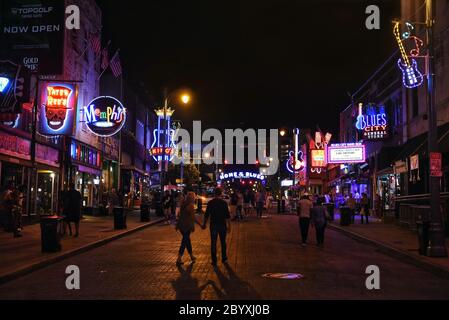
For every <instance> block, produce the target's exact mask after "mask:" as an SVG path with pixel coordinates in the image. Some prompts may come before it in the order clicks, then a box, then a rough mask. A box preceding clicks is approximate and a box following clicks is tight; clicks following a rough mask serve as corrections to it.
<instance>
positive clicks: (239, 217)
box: [236, 190, 243, 221]
mask: <svg viewBox="0 0 449 320" xmlns="http://www.w3.org/2000/svg"><path fill="white" fill-rule="evenodd" d="M236 220H238V221H240V220H243V194H242V192H241V191H240V190H238V191H237V208H236Z"/></svg>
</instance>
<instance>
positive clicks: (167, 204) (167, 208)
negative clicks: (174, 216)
mask: <svg viewBox="0 0 449 320" xmlns="http://www.w3.org/2000/svg"><path fill="white" fill-rule="evenodd" d="M172 201H173V198H172V196H171V194H170V191H168V190H167V191H165V194H164V197H163V198H162V206H163V208H164V216H165V221H166V223H167V224H170V218H171V207H172Z"/></svg>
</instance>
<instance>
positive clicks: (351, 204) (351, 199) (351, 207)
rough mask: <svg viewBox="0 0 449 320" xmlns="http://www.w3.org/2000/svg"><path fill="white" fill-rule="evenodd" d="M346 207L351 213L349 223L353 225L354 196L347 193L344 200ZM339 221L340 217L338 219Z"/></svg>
mask: <svg viewBox="0 0 449 320" xmlns="http://www.w3.org/2000/svg"><path fill="white" fill-rule="evenodd" d="M346 205H347V206H348V208H349V210H350V212H351V222H352V223H354V221H355V208H356V205H357V204H356V201H355V199H354V196H353V195H352V193H349V197H348V200H346ZM340 219H341V217H340Z"/></svg>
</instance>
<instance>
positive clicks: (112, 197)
mask: <svg viewBox="0 0 449 320" xmlns="http://www.w3.org/2000/svg"><path fill="white" fill-rule="evenodd" d="M119 205H120V199H119V197H118V194H117V191H116V190H115V188H112V189H111V192H109V194H108V214H109V215H110V216H111V215H113V214H114V208H115V207H118V206H119Z"/></svg>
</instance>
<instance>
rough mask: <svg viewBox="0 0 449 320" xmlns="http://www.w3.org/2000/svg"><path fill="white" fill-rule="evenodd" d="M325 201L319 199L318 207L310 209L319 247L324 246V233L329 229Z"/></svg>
mask: <svg viewBox="0 0 449 320" xmlns="http://www.w3.org/2000/svg"><path fill="white" fill-rule="evenodd" d="M323 202H324V199H323V198H321V197H319V198H318V199H317V201H316V205H315V206H314V207H313V208H312V209H310V222H311V224H312V227H315V233H316V243H317V246H318V247H322V246H323V244H324V232H325V231H326V227H327V220H328V215H327V211H326V208H325V207H324V206H323Z"/></svg>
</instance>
